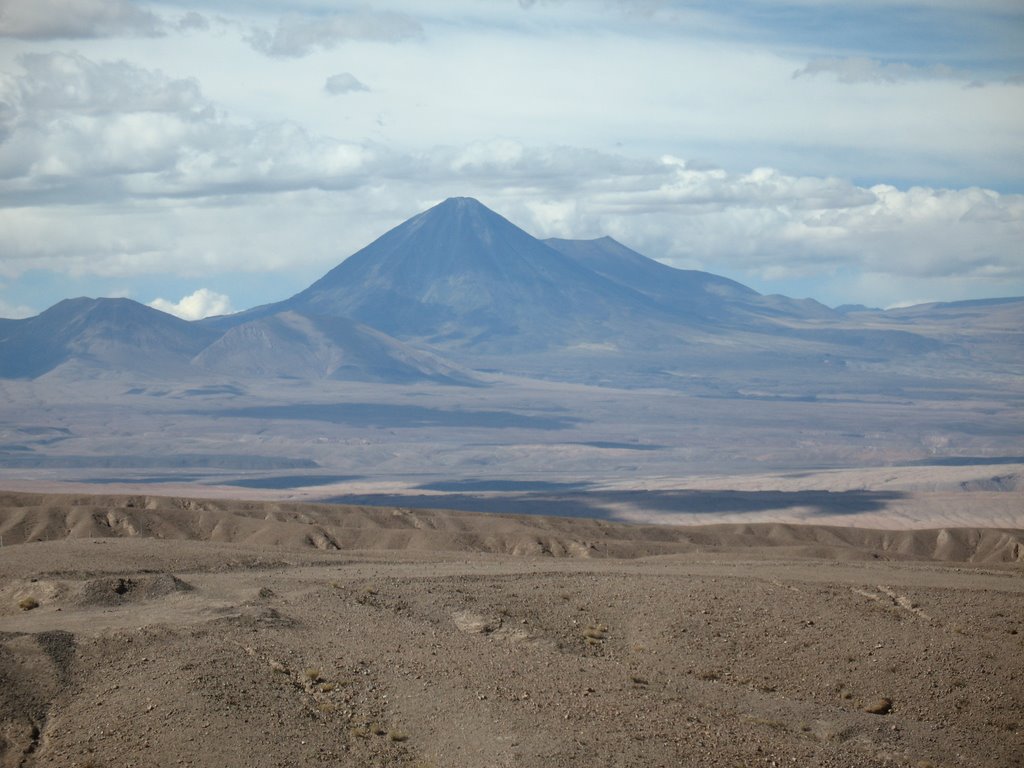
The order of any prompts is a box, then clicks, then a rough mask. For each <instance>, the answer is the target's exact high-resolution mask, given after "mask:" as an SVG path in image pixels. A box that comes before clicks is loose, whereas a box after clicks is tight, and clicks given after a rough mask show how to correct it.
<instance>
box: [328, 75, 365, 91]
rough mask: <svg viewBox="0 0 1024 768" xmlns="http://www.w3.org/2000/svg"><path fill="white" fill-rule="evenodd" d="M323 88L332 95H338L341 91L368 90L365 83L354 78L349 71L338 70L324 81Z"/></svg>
mask: <svg viewBox="0 0 1024 768" xmlns="http://www.w3.org/2000/svg"><path fill="white" fill-rule="evenodd" d="M324 90H325V91H327V93H329V94H331V95H332V96H340V95H341V94H343V93H355V92H357V91H368V90H370V89H369V88H367V87H366V84H365V83H362V82H360V81H359V80H358V79H356V76H355V75H353V74H352V73H351V72H340V73H338V74H337V75H331V76H330V77H328V78H327V80H326V81H325V82H324Z"/></svg>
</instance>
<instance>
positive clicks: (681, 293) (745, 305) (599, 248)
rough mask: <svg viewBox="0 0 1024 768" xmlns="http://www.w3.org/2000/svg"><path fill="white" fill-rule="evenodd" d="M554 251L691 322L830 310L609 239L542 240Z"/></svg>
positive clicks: (816, 314)
mask: <svg viewBox="0 0 1024 768" xmlns="http://www.w3.org/2000/svg"><path fill="white" fill-rule="evenodd" d="M544 242H545V243H546V244H548V245H550V246H551V247H552V248H554V249H555V250H556V251H558V252H559V253H562V254H564V255H566V256H568V257H569V258H571V259H573V260H574V261H576V262H577V263H579V264H581V265H583V266H586V267H587V268H589V269H592V270H594V271H595V272H597V273H598V274H600V275H602V276H603V277H606V278H608V279H609V280H612V281H614V282H616V283H618V284H620V285H622V286H625V287H627V288H630V289H632V290H635V291H638V292H640V293H642V294H644V295H645V296H648V297H650V298H651V299H653V300H655V301H656V302H658V304H659V305H660V306H661V307H663V308H665V309H668V310H670V311H671V312H673V313H675V314H678V315H679V316H681V317H682V318H685V319H688V320H690V321H691V322H692V321H695V320H698V321H708V320H715V321H718V322H731V323H738V322H742V323H744V324H747V323H749V322H750V320H751V316H754V317H756V318H758V319H759V320H760V321H762V322H763V321H764V320H766V319H771V318H773V317H793V318H800V319H809V318H816V319H823V318H833V317H835V316H836V315H835V313H834V312H833V311H832V310H830V309H829V308H828V307H826V306H825V305H824V304H820V303H818V302H816V301H813V300H811V299H802V300H801V299H790V298H788V297H785V296H762V295H761V294H759V293H758V292H757V291H755V290H753V289H752V288H748V287H747V286H745V285H743V284H742V283H738V282H736V281H735V280H730V279H729V278H726V277H721V276H719V275H714V274H711V273H710V272H701V271H699V270H694V269H676V268H675V267H670V266H668V265H667V264H662V263H661V262H659V261H655V260H654V259H651V258H648V257H647V256H644V255H642V254H640V253H637V252H636V251H634V250H632V249H630V248H627V247H626V246H624V245H623V244H622V243H619V242H617V241H616V240H613V239H612V238H610V237H601V238H597V239H596V240H563V239H559V238H551V239H549V240H545V241H544Z"/></svg>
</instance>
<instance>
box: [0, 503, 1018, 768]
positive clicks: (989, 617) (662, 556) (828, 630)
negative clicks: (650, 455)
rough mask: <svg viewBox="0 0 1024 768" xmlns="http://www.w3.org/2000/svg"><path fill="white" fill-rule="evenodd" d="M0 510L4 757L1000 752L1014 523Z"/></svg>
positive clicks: (995, 759) (906, 760) (530, 760)
mask: <svg viewBox="0 0 1024 768" xmlns="http://www.w3.org/2000/svg"><path fill="white" fill-rule="evenodd" d="M0 521H2V535H3V539H4V544H5V546H4V547H3V548H2V549H0V681H2V684H0V765H3V766H27V767H34V766H82V767H84V766H126V765H133V766H167V765H172V766H173V765H188V766H241V765H245V766H267V767H268V768H269V767H270V766H419V767H420V768H424V767H425V766H446V767H447V766H456V767H458V766H593V765H602V766H639V765H643V766H690V765H693V766H697V765H699V766H730V768H731V767H733V766H765V765H773V764H774V765H816V766H835V767H836V768H839V767H840V766H841V767H842V768H847V767H850V766H880V765H888V766H914V767H916V768H920V767H921V766H954V765H956V766H978V767H980V766H1014V765H1021V764H1022V763H1021V756H1022V752H1021V727H1022V717H1021V713H1022V712H1024V692H1022V689H1021V687H1020V686H1019V685H1018V684H1017V681H1019V680H1020V679H1021V675H1022V673H1024V653H1022V651H1024V647H1022V645H1024V568H1022V564H1024V560H1022V559H1021V558H1022V557H1024V553H1022V550H1024V547H1022V545H1021V542H1022V541H1024V532H1021V531H1014V530H998V531H997V530H993V529H987V530H977V529H976V530H958V529H946V530H942V531H923V530H919V531H913V532H899V531H865V530H858V529H851V528H847V529H842V528H826V527H812V526H794V525H775V524H763V525H722V526H700V527H690V528H683V527H672V526H629V525H616V524H611V523H606V522H602V521H590V520H570V519H564V518H562V519H556V518H542V517H505V516H500V515H472V514H467V513H454V512H431V511H427V510H416V511H410V510H404V509H372V508H351V507H331V506H326V505H320V506H315V505H299V504H286V503H280V502H228V501H223V500H221V501H216V502H213V501H202V500H194V499H169V498H163V499H161V498H153V497H142V496H131V497H109V496H108V497H84V496H80V497H71V496H39V495H29V494H3V495H2V498H0ZM559 555H561V556H559Z"/></svg>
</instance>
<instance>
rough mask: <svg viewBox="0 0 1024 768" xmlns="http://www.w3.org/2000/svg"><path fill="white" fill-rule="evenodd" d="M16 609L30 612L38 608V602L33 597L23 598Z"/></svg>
mask: <svg viewBox="0 0 1024 768" xmlns="http://www.w3.org/2000/svg"><path fill="white" fill-rule="evenodd" d="M18 607H19V608H21V610H23V611H31V610H32V609H33V608H38V607H39V601H38V600H36V599H35V598H34V597H23V598H21V600H20V602H19V603H18Z"/></svg>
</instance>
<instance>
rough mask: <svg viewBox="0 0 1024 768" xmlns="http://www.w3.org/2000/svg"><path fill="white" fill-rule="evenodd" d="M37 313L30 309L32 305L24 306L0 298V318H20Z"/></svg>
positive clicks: (0, 287)
mask: <svg viewBox="0 0 1024 768" xmlns="http://www.w3.org/2000/svg"><path fill="white" fill-rule="evenodd" d="M0 289H2V286H0ZM37 314H39V313H38V312H36V311H35V310H34V309H32V307H29V306H26V305H25V304H16V303H13V302H8V301H4V300H3V299H0V318H5V319H8V320H19V319H21V318H24V317H32V316H33V315H37Z"/></svg>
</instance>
